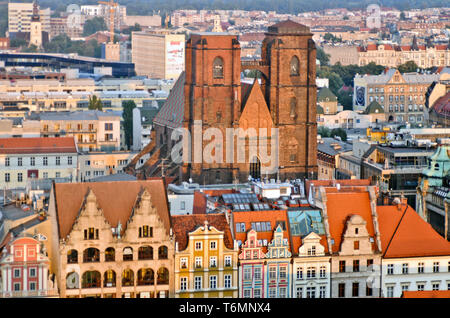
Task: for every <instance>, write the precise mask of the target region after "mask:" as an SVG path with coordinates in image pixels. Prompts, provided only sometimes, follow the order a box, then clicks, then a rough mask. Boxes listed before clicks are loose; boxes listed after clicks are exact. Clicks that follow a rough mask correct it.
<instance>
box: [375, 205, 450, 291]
mask: <svg viewBox="0 0 450 318" xmlns="http://www.w3.org/2000/svg"><path fill="white" fill-rule="evenodd" d="M377 212H378V217H379V222H380V231H381V238H382V245H383V256H382V261H381V263H382V266H381V285H382V286H381V288H382V297H401V296H402V293H403V292H404V291H432V290H450V242H448V241H447V240H445V239H444V238H443V237H442V236H440V235H439V234H438V233H437V232H436V231H435V230H434V229H433V228H432V227H431V225H430V224H428V223H427V222H425V221H424V220H423V219H422V218H421V217H420V216H419V214H417V212H415V211H414V210H413V209H412V208H411V207H410V206H406V205H399V207H394V206H379V207H378V209H377Z"/></svg>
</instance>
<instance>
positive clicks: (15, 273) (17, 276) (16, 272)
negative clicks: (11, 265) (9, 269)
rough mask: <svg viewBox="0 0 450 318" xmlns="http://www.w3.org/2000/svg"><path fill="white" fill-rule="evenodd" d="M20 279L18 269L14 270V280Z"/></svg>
mask: <svg viewBox="0 0 450 318" xmlns="http://www.w3.org/2000/svg"><path fill="white" fill-rule="evenodd" d="M19 277H20V269H18V268H15V269H14V278H19Z"/></svg>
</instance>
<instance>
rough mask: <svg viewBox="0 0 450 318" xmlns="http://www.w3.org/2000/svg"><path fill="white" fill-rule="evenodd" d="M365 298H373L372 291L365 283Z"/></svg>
mask: <svg viewBox="0 0 450 318" xmlns="http://www.w3.org/2000/svg"><path fill="white" fill-rule="evenodd" d="M366 296H373V289H372V287H370V286H369V285H368V284H367V283H366Z"/></svg>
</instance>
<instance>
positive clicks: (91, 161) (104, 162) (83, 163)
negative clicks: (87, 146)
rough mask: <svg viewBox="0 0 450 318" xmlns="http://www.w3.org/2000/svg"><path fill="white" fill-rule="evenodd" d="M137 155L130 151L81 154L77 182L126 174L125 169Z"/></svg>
mask: <svg viewBox="0 0 450 318" xmlns="http://www.w3.org/2000/svg"><path fill="white" fill-rule="evenodd" d="M135 155H136V153H135V152H130V151H117V152H116V151H114V152H88V153H80V154H79V155H78V174H77V178H78V179H77V180H78V181H80V182H84V181H89V180H92V179H94V178H97V177H102V176H108V175H111V174H118V173H124V172H123V168H124V167H126V166H127V165H128V164H129V163H130V161H131V160H132V159H133V158H134V156H135Z"/></svg>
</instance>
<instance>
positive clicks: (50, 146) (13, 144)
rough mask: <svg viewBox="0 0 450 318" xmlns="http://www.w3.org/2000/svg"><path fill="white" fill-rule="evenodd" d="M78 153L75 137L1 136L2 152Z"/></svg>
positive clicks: (0, 145) (0, 147)
mask: <svg viewBox="0 0 450 318" xmlns="http://www.w3.org/2000/svg"><path fill="white" fill-rule="evenodd" d="M33 153H36V154H38V153H77V147H76V144H75V139H74V138H73V137H35V138H0V154H33Z"/></svg>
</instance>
